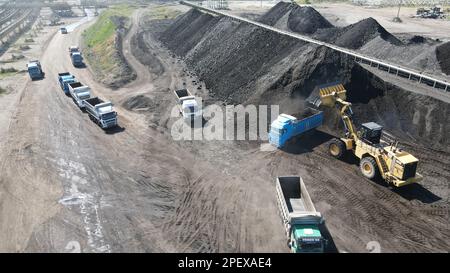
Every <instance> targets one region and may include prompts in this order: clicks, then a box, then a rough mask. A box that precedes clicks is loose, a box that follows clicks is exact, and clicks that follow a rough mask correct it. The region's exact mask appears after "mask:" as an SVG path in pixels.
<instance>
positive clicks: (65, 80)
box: [58, 72, 77, 95]
mask: <svg viewBox="0 0 450 273" xmlns="http://www.w3.org/2000/svg"><path fill="white" fill-rule="evenodd" d="M58 82H59V86H61V89H62V90H63V91H64V94H66V95H70V92H69V84H71V83H74V82H77V79H75V76H74V75H72V74H70V73H69V72H64V73H59V74H58Z"/></svg>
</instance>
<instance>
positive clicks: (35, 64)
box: [27, 61, 44, 80]
mask: <svg viewBox="0 0 450 273" xmlns="http://www.w3.org/2000/svg"><path fill="white" fill-rule="evenodd" d="M27 71H28V74H29V75H30V78H31V79H32V80H35V79H41V78H43V77H44V73H43V71H42V67H41V64H40V62H39V61H31V62H29V63H28V64H27Z"/></svg>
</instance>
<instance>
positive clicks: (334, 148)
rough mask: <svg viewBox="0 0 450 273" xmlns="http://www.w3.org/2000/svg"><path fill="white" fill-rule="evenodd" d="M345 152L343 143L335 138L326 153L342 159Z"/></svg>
mask: <svg viewBox="0 0 450 273" xmlns="http://www.w3.org/2000/svg"><path fill="white" fill-rule="evenodd" d="M345 151H346V149H345V143H344V142H342V140H340V139H337V138H335V139H333V140H332V141H331V142H330V144H329V145H328V152H330V154H331V155H332V156H333V157H335V158H342V156H343V155H344V153H345Z"/></svg>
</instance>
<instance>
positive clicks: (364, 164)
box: [359, 156, 379, 179]
mask: <svg viewBox="0 0 450 273" xmlns="http://www.w3.org/2000/svg"><path fill="white" fill-rule="evenodd" d="M359 169H360V170H361V173H362V174H363V175H364V176H365V177H366V178H369V179H374V178H375V177H377V175H378V173H379V171H378V166H377V162H376V161H375V158H373V157H371V156H367V157H364V158H362V159H361V161H360V162H359Z"/></svg>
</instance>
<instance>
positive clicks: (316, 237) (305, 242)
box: [290, 225, 326, 253]
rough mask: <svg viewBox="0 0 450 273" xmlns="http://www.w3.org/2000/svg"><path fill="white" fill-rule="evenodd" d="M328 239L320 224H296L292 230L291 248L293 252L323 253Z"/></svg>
mask: <svg viewBox="0 0 450 273" xmlns="http://www.w3.org/2000/svg"><path fill="white" fill-rule="evenodd" d="M325 244H326V240H325V239H324V238H323V236H322V233H321V232H320V230H319V227H318V225H294V226H293V227H292V232H291V242H290V248H291V252H293V253H308V252H311V253H323V252H324V251H325Z"/></svg>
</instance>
